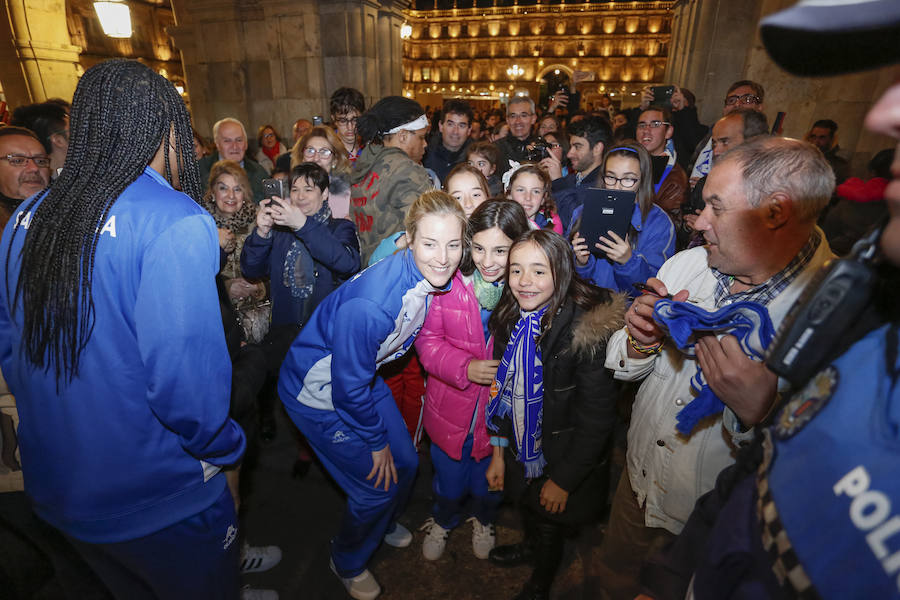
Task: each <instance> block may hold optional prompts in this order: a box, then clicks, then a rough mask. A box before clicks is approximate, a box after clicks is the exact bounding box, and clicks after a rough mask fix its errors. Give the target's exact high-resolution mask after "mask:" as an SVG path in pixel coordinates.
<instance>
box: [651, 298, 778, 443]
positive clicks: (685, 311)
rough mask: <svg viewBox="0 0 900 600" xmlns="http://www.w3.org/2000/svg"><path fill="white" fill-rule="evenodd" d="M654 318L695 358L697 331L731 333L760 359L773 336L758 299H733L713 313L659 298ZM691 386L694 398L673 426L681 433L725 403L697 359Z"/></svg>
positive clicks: (771, 326) (755, 357) (768, 319)
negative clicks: (695, 394) (741, 300)
mask: <svg viewBox="0 0 900 600" xmlns="http://www.w3.org/2000/svg"><path fill="white" fill-rule="evenodd" d="M653 319H654V320H655V321H656V322H657V323H658V324H659V326H660V327H663V328H664V329H667V330H668V332H669V337H671V338H672V340H673V341H674V342H675V345H676V346H678V349H679V350H681V351H682V352H683V353H684V354H685V355H686V356H689V357H696V354H695V351H694V345H695V342H696V337H697V334H706V333H712V334H715V335H717V336H722V335H726V334H727V335H733V336H734V337H736V338H737V340H738V342H739V343H740V345H741V349H742V350H743V351H744V353H745V354H746V355H747V356H749V357H750V358H752V359H753V360H757V361H761V360H762V359H763V357H764V354H765V351H766V348H767V347H768V346H769V344H770V343H771V342H772V338H773V337H774V336H775V328H774V327H773V325H772V319H771V318H769V311H768V309H767V308H766V307H765V306H763V305H762V304H759V303H757V302H749V301H745V302H734V303H733V304H729V305H727V306H725V307H723V308H720V309H719V310H717V311H715V312H708V311H706V310H704V309H702V308H700V307H699V306H697V305H695V304H690V303H688V302H675V301H674V300H660V301H659V302H657V303H656V306H655V307H654V308H653ZM691 388H692V389H693V390H694V392H696V393H697V397H696V398H694V399H693V400H692V401H691V402H690V403H688V404H687V405H686V406H685V407H684V408H682V409H681V411H680V412H679V413H678V416H677V417H676V420H677V421H678V424H677V425H676V429H677V430H678V431H679V432H680V433H682V434H684V435H690V433H691V431H693V429H694V427H695V426H696V425H697V423H698V422H700V421H701V420H702V419H704V418H706V417H709V416H712V415H715V414H720V413H721V412H722V409H723V407H724V406H725V405H724V404H722V401H721V400H719V398H718V396H716V394H715V392H713V391H712V390H711V389H709V385H707V383H706V380H705V379H704V378H703V371H702V369H700V363H699V362H697V372H696V373H695V374H694V376H693V377H692V378H691Z"/></svg>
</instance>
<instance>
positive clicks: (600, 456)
mask: <svg viewBox="0 0 900 600" xmlns="http://www.w3.org/2000/svg"><path fill="white" fill-rule="evenodd" d="M573 264H574V257H573V254H572V248H571V246H570V245H569V244H568V243H567V242H566V240H565V239H564V238H562V237H561V236H559V235H557V234H555V233H552V232H549V231H546V230H536V231H529V232H527V233H526V234H524V235H523V236H522V237H520V238H519V239H518V240H516V242H515V243H514V244H513V246H512V247H511V248H510V257H509V265H508V267H507V282H508V285H507V286H506V288H505V289H504V291H503V296H502V298H501V299H500V303H499V305H498V306H497V309H496V310H495V311H494V313H493V315H492V316H491V320H490V323H489V327H490V329H491V333H492V334H493V335H494V339H495V340H496V343H495V344H494V353H495V358H500V359H501V363H500V366H499V368H498V370H497V376H496V378H495V380H494V383H493V385H492V387H491V400H490V403H489V405H488V409H487V413H488V414H487V422H488V427H489V429H492V433H493V437H492V438H491V444H492V445H493V446H494V452H493V457H492V459H491V465H490V467H488V471H487V478H488V482H489V484H490V485H491V487H492V488H494V489H498V488H500V489H505V491H506V493H507V495H508V496H509V497H513V498H515V499H517V500H518V501H519V503H520V507H521V508H522V510H523V517H524V520H525V536H526V539H525V541H524V542H522V543H520V544H514V545H510V546H498V547H496V548H494V550H492V551H491V555H490V559H491V561H492V562H494V563H495V564H499V565H502V566H514V565H519V564H524V563H526V562H533V563H534V565H535V568H534V571H533V572H532V575H531V578H530V579H529V581H528V583H527V584H526V585H525V588H524V589H523V591H522V592H521V593H520V594H519V595H518V596H516V599H517V600H526V599H541V598H548V597H549V592H550V585H551V584H552V582H553V577H554V575H555V573H556V569H557V567H558V566H559V562H560V559H561V558H562V549H563V538H564V534H565V532H566V530H567V529H571V528H572V527H573V526H578V525H581V524H583V523H585V522H587V521H589V520H590V519H591V518H592V517H593V516H595V515H596V512H597V511H598V510H599V509H600V508H601V507H602V506H603V504H604V496H605V488H606V478H605V468H604V467H605V466H606V461H605V459H606V456H607V454H608V452H609V447H610V444H609V441H610V439H611V433H612V429H613V424H614V421H615V414H616V411H615V385H614V383H613V378H612V374H611V373H610V372H608V371H607V370H606V369H605V368H604V366H603V363H604V361H605V358H606V340H607V339H608V338H609V336H610V335H611V334H612V333H613V332H614V331H616V330H618V329H620V328H621V327H622V325H623V317H624V313H625V304H624V300H623V298H622V297H621V296H618V295H613V294H612V293H611V292H610V291H609V290H606V289H602V288H598V287H594V286H591V285H589V284H587V283H585V282H584V281H583V280H581V279H580V278H579V277H578V276H577V275H576V274H575V273H574V271H573Z"/></svg>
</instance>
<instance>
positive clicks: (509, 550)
mask: <svg viewBox="0 0 900 600" xmlns="http://www.w3.org/2000/svg"><path fill="white" fill-rule="evenodd" d="M522 524H523V525H524V528H525V539H523V540H522V541H521V542H519V543H518V544H506V545H505V546H496V547H494V548H493V549H491V552H490V554H488V560H489V561H491V562H492V563H494V564H495V565H497V566H498V567H518V566H520V565H528V564H531V562H532V560H533V559H534V547H535V544H536V543H537V530H536V528H535V527H536V522H535V517H534V515H533V514H532V512H531V511H529V510H526V511H524V514H523V515H522Z"/></svg>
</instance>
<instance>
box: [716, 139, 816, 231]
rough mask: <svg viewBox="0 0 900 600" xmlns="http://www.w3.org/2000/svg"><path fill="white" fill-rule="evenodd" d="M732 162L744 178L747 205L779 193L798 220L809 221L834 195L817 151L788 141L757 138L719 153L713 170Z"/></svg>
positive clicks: (813, 147) (800, 143) (805, 143)
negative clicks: (794, 212)
mask: <svg viewBox="0 0 900 600" xmlns="http://www.w3.org/2000/svg"><path fill="white" fill-rule="evenodd" d="M729 161H734V162H736V163H737V164H738V166H739V167H740V169H741V175H742V176H743V178H744V192H745V193H746V194H747V202H749V203H750V206H753V207H757V206H759V205H760V203H761V202H762V201H763V199H764V198H766V197H767V196H770V195H772V194H774V193H776V192H782V193H785V194H787V195H788V197H790V199H791V201H792V202H793V203H794V208H795V211H796V214H797V218H798V219H799V220H800V221H813V220H815V218H816V217H817V216H818V214H819V212H820V211H821V210H822V209H823V208H825V206H826V205H827V204H828V201H829V200H830V199H831V194H832V193H833V192H834V172H832V170H831V167H830V166H829V165H828V161H826V160H825V157H824V156H822V153H821V152H819V149H818V148H816V147H815V146H813V145H812V144H810V143H807V142H801V141H800V140H795V139H792V138H780V137H769V136H760V137H757V138H755V139H752V140H750V141H748V142H745V143H743V144H741V145H740V146H737V147H735V148H733V149H731V150H729V151H728V152H726V153H725V154H723V155H722V156H721V157H720V158H719V161H718V163H717V164H716V165H715V166H714V167H713V168H716V167H718V166H720V165H722V164H724V163H726V162H729Z"/></svg>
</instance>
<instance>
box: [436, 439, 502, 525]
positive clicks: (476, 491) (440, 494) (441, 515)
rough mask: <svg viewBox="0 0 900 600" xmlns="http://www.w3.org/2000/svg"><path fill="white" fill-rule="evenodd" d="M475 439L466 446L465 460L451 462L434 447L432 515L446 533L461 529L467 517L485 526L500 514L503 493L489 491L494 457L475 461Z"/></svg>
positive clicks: (463, 458)
mask: <svg viewBox="0 0 900 600" xmlns="http://www.w3.org/2000/svg"><path fill="white" fill-rule="evenodd" d="M472 443H473V439H472V436H471V435H470V436H468V437H467V438H466V441H465V442H464V443H463V448H462V460H455V459H453V458H450V456H448V455H447V453H446V452H444V451H443V450H441V449H440V448H439V447H438V445H437V444H435V443H434V442H432V443H431V463H432V464H433V465H434V479H433V480H432V483H431V487H432V490H433V492H434V505H433V506H432V508H431V514H432V516H434V520H435V522H436V523H437V524H438V525H440V526H441V527H443V528H444V529H453V528H454V527H456V526H457V525H459V521H460V519H461V518H462V516H463V514H466V513H468V514H471V515H472V516H473V517H475V518H476V519H478V521H479V522H480V523H481V524H482V525H490V524H492V523H493V522H494V521H496V520H497V510H498V509H499V507H500V502H502V501H503V492H490V491H488V484H487V478H486V477H485V473H487V469H488V466H490V464H491V457H490V456H487V457H485V458H483V459H481V460H480V461H478V462H476V461H475V459H474V458H472Z"/></svg>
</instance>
